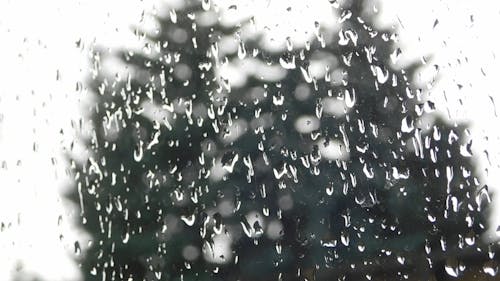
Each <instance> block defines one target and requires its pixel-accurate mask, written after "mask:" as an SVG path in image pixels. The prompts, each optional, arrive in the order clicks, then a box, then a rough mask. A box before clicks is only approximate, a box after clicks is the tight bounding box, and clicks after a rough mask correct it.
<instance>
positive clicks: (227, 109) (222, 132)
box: [68, 1, 489, 280]
mask: <svg viewBox="0 0 500 281" xmlns="http://www.w3.org/2000/svg"><path fill="white" fill-rule="evenodd" d="M203 5H205V6H204V7H203ZM203 5H198V4H192V3H190V4H187V5H186V6H185V7H184V8H183V9H181V10H178V11H176V12H175V13H174V12H172V13H170V16H169V17H165V18H164V17H158V18H157V19H158V22H159V23H160V28H159V30H158V31H157V32H155V33H150V32H144V36H145V39H146V43H145V46H144V49H143V50H123V51H122V52H120V57H121V59H122V61H123V62H124V63H125V65H126V67H127V71H128V72H129V73H130V75H129V76H128V77H127V79H116V78H114V77H111V76H107V75H106V74H105V71H102V70H101V69H100V65H99V62H100V61H103V60H105V59H106V58H105V57H104V55H103V53H102V52H96V56H95V67H96V75H95V76H94V77H93V79H92V81H91V88H92V89H93V90H94V92H95V100H94V102H95V106H93V107H92V112H91V118H90V119H91V123H92V128H93V134H92V136H91V137H90V138H88V139H87V147H88V149H89V151H90V154H91V156H90V158H89V160H88V162H87V163H85V164H84V165H76V164H75V165H76V166H75V167H76V168H75V179H76V183H75V189H74V192H73V193H72V194H70V195H68V197H70V198H71V199H72V200H73V201H74V202H76V203H78V204H79V205H80V208H81V214H82V228H83V229H84V230H85V231H86V232H87V233H89V234H90V236H91V238H92V239H91V243H90V244H89V246H88V247H84V250H85V256H84V257H83V259H82V260H81V266H82V272H83V273H84V275H85V279H86V280H102V278H103V276H104V277H106V279H105V280H127V278H132V280H214V279H216V280H233V279H234V280H304V278H307V279H308V280H335V279H337V278H338V279H342V278H346V277H347V278H348V280H358V279H361V278H368V277H367V276H374V277H375V278H381V279H403V278H404V275H405V274H406V275H409V276H412V277H413V278H417V279H422V280H430V279H431V278H434V277H432V276H435V277H436V278H439V279H443V278H445V277H444V275H443V273H444V272H445V268H446V267H448V268H447V269H446V272H448V273H451V274H453V273H454V272H455V271H456V272H457V274H459V269H458V267H457V266H458V261H457V260H458V259H459V258H461V257H463V256H467V255H470V254H471V253H475V252H477V248H478V247H481V248H482V249H485V248H484V246H483V245H482V244H481V239H480V235H481V234H482V233H483V232H484V230H485V227H486V222H485V211H484V210H485V202H486V201H487V200H488V198H489V197H488V196H489V195H488V191H487V189H486V188H485V187H481V185H480V183H479V180H478V175H477V171H475V169H474V163H473V158H472V154H471V150H470V146H471V142H470V141H469V140H468V139H467V137H468V131H467V127H466V126H465V125H462V124H449V123H448V122H446V121H445V120H444V119H443V118H442V117H440V115H439V114H437V113H435V112H433V111H434V104H433V103H432V102H431V101H430V100H428V99H427V98H426V93H425V91H422V90H419V89H417V88H415V87H413V86H412V84H411V82H412V79H413V77H414V76H415V75H416V71H417V69H418V67H420V66H421V65H420V64H419V63H414V64H412V65H409V66H406V67H404V68H402V69H399V68H397V67H395V66H394V64H393V63H392V62H391V58H392V59H394V58H396V57H397V56H398V55H399V52H400V51H399V49H397V46H396V45H395V43H394V39H395V37H396V35H395V34H393V33H391V31H390V30H382V29H379V28H377V27H375V25H374V24H373V21H374V15H373V14H370V13H369V9H367V5H366V3H365V1H352V2H349V1H344V3H342V4H337V3H334V4H333V6H335V7H337V9H336V10H337V11H338V14H339V26H338V28H336V29H333V30H334V31H333V30H332V29H321V28H318V30H317V32H316V38H314V39H313V40H311V42H309V43H308V44H307V45H306V46H305V47H304V48H294V47H293V46H291V45H289V46H288V48H287V49H284V50H280V51H269V50H266V49H265V48H263V47H262V40H261V37H259V36H256V37H249V38H247V37H246V36H245V34H244V33H243V31H242V30H244V29H243V28H242V25H236V26H231V27H228V26H226V25H223V24H221V23H220V19H219V17H218V16H217V15H216V14H214V11H213V8H212V9H210V10H209V11H206V10H205V8H208V7H207V5H208V4H207V3H206V2H203ZM367 12H368V13H367ZM332 16H333V14H332ZM243 26H244V24H243ZM227 39H229V41H231V40H232V42H236V43H237V44H238V48H237V50H236V48H233V49H231V48H226V45H227V44H228V43H227V42H226V43H223V41H224V40H226V41H228V40H227ZM236 62H246V63H247V65H250V66H251V67H252V68H249V67H247V68H245V67H244V66H239V67H235V70H234V71H236V72H237V73H239V74H240V75H241V76H242V77H244V78H245V82H244V83H242V85H241V84H240V85H238V84H232V83H229V82H228V81H227V80H226V79H224V77H221V76H220V75H219V73H220V70H221V69H222V68H223V67H226V66H228V65H232V64H236ZM455 264H456V265H457V266H453V265H455Z"/></svg>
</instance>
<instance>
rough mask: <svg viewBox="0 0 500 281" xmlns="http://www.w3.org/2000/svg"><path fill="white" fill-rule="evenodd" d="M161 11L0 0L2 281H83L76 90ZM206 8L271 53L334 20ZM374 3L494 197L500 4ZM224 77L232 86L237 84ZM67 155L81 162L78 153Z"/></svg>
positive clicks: (153, 4)
mask: <svg viewBox="0 0 500 281" xmlns="http://www.w3.org/2000/svg"><path fill="white" fill-rule="evenodd" d="M172 3H173V2H172V1H170V4H169V5H173V6H175V5H181V4H179V3H177V4H175V3H174V4H172ZM165 5H166V4H165V3H162V2H158V1H146V0H144V1H135V0H134V1H115V0H110V1H97V0H87V1H84V0H82V1H55V0H53V1H43V2H40V1H32V0H24V1H13V0H5V1H2V2H0V34H1V38H2V43H3V44H2V48H1V52H0V61H1V62H2V67H1V70H0V73H1V75H0V82H1V83H0V224H1V226H0V280H11V279H13V278H17V279H18V280H34V278H40V280H86V279H85V278H86V277H85V276H84V275H82V273H81V272H80V269H79V266H78V262H77V261H75V260H74V257H73V256H74V255H78V254H79V253H78V252H79V251H80V250H79V247H80V246H79V245H77V244H79V243H76V242H75V241H84V240H85V239H86V238H85V237H87V236H86V235H88V234H86V233H85V231H83V230H81V229H80V228H78V227H77V226H76V225H77V224H78V223H77V222H78V219H77V218H76V217H77V216H78V215H79V214H78V211H72V210H73V209H74V208H73V205H71V204H70V203H68V202H67V200H66V199H65V198H64V195H63V194H65V193H66V192H68V189H71V188H73V187H72V181H73V180H74V174H73V172H72V171H71V168H70V161H69V160H68V159H67V156H66V155H67V153H68V151H69V150H70V149H69V147H70V146H71V145H72V143H73V142H75V140H78V138H79V136H78V134H77V132H76V131H77V130H76V128H78V127H79V126H80V125H79V122H80V120H81V116H82V114H83V113H82V112H83V111H85V109H86V108H88V107H89V106H88V105H89V104H90V103H92V102H93V101H92V100H91V99H89V93H88V91H90V90H88V89H87V87H86V86H85V85H86V83H87V82H86V77H87V76H86V75H88V72H89V68H90V67H91V66H90V64H89V62H90V61H91V59H92V56H93V55H92V51H93V50H94V48H96V47H98V46H101V47H102V46H105V47H106V48H109V50H114V51H117V50H120V49H122V48H123V47H124V46H135V45H134V44H137V38H136V37H137V36H136V35H134V33H133V32H132V31H131V30H133V28H131V26H134V25H139V24H143V25H145V26H148V25H150V26H151V25H154V24H153V23H151V16H150V15H151V14H154V13H155V11H156V13H159V14H161V13H162V12H163V11H164V10H163V9H164V7H165ZM211 5H216V6H219V7H220V10H222V11H225V16H227V17H228V18H231V17H235V18H245V17H248V16H250V17H253V21H254V22H255V23H254V25H253V27H254V28H255V29H256V30H257V32H262V33H263V34H264V36H265V38H266V39H265V40H267V41H266V42H268V43H267V44H268V45H267V47H268V48H269V49H273V48H274V47H273V46H280V45H282V44H283V42H286V41H287V38H291V39H289V40H292V41H294V42H295V43H296V44H295V46H300V45H301V44H302V45H303V44H304V42H305V41H307V40H308V39H309V38H311V36H314V34H315V30H316V29H317V23H320V24H321V25H323V26H328V25H329V24H335V22H337V18H333V17H332V14H331V5H332V3H330V2H329V1H326V0H325V1H299V0H297V1H275V0H262V1H258V0H255V1H230V0H224V1H223V0H220V1H215V2H214V3H211ZM377 7H378V9H379V10H378V11H377V12H376V13H377V16H376V20H375V24H376V26H378V27H380V28H386V29H389V30H391V31H393V32H397V34H398V46H399V47H400V49H401V58H400V61H401V63H402V64H403V65H404V64H405V62H412V61H419V62H420V63H423V64H426V65H427V67H423V68H422V71H420V72H419V74H418V75H417V78H416V81H417V83H418V82H420V83H421V84H422V85H424V86H423V87H424V88H425V87H426V86H425V84H426V83H428V81H433V83H432V90H431V91H430V97H431V99H432V100H433V102H434V103H435V107H436V110H437V111H439V112H441V113H442V114H443V116H446V118H447V119H448V120H451V122H461V121H467V122H468V124H469V129H470V134H471V137H470V138H471V139H472V140H473V141H472V144H473V145H472V147H471V149H472V154H473V155H474V157H475V159H476V162H475V163H474V168H475V169H477V170H479V171H481V185H484V184H486V185H488V186H489V190H490V191H491V192H493V193H494V192H495V191H496V190H497V188H498V187H499V186H500V158H499V157H500V148H499V145H498V144H499V143H500V139H499V137H500V131H499V130H498V129H497V128H498V126H497V122H498V121H499V118H498V115H497V110H498V109H497V104H496V103H497V102H498V101H497V97H498V94H497V88H498V83H497V81H496V80H497V77H499V75H500V73H499V72H500V70H499V68H498V65H499V61H498V58H497V54H498V52H499V50H500V46H499V45H498V43H497V40H496V29H497V28H496V27H497V26H499V24H500V14H499V13H500V3H498V2H497V1H493V0H484V1H475V2H472V1H456V0H455V1H451V0H441V1H435V0H434V1H431V0H423V1H405V2H404V3H403V1H395V0H384V1H379V2H377ZM171 16H172V15H171V14H170V17H171ZM301 42H302V43H301ZM276 48H277V47H276ZM230 71H231V70H229V72H230ZM232 79H233V80H234V81H233V83H236V84H237V81H238V77H234V78H232ZM434 80H435V81H434ZM76 142H78V141H76ZM76 149H78V145H77V148H76ZM72 153H73V155H77V156H75V157H82V158H85V155H84V154H85V153H87V152H86V151H85V150H84V149H82V150H81V151H80V152H78V151H77V152H75V151H73V150H72ZM496 201H497V200H496V199H495V197H493V203H492V204H491V205H492V213H491V214H490V216H489V221H490V224H489V229H488V231H487V232H486V234H484V236H485V237H486V238H485V239H487V240H490V241H496V240H498V236H497V233H496V232H497V226H498V225H500V219H499V214H500V207H498V204H497V203H496ZM251 224H253V222H252V223H251ZM75 252H76V253H75ZM240 255H241V254H240ZM134 280H135V279H134ZM471 280H473V279H471Z"/></svg>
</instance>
